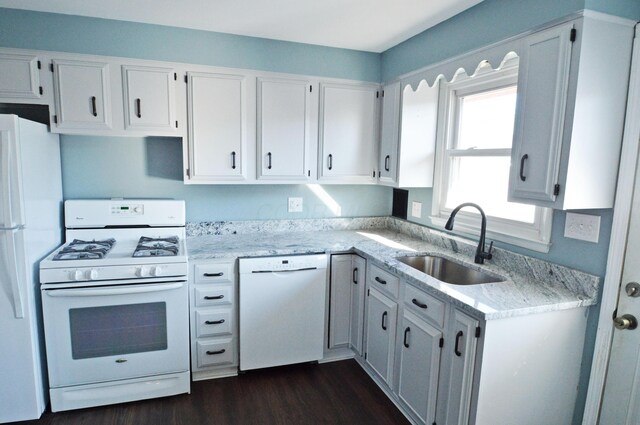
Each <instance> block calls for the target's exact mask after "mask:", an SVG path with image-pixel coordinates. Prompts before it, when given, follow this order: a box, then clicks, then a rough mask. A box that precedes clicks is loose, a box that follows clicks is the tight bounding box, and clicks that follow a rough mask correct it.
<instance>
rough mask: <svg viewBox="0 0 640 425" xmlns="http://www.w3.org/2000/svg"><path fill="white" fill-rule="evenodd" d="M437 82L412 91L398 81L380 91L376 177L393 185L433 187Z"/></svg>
mask: <svg viewBox="0 0 640 425" xmlns="http://www.w3.org/2000/svg"><path fill="white" fill-rule="evenodd" d="M438 84H439V83H436V84H435V85H434V86H433V87H429V86H428V85H427V84H424V83H423V84H420V86H419V87H418V89H417V90H416V91H415V92H414V91H413V89H412V88H411V87H410V86H408V85H407V86H406V87H404V89H403V88H402V85H401V83H400V82H393V83H390V84H387V85H386V86H384V87H383V90H382V119H381V130H380V134H381V136H380V156H379V164H378V167H379V170H380V171H379V173H378V178H379V179H378V180H379V182H380V184H383V185H387V186H394V187H432V186H433V172H434V164H435V163H434V161H435V147H436V126H437V119H438V96H439V90H438Z"/></svg>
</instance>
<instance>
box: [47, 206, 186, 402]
mask: <svg viewBox="0 0 640 425" xmlns="http://www.w3.org/2000/svg"><path fill="white" fill-rule="evenodd" d="M184 225H185V205H184V201H170V200H139V199H126V200H122V199H113V200H75V201H66V202H65V227H66V233H65V234H66V241H67V243H65V244H64V245H62V246H61V247H59V248H58V249H56V250H55V251H54V252H52V253H51V254H50V255H49V256H47V257H46V258H45V259H44V260H43V261H42V262H41V263H40V281H41V283H42V286H41V290H42V306H43V311H44V329H45V339H46V348H47V362H48V366H49V368H48V369H49V386H50V391H49V393H50V396H51V410H52V411H54V412H56V411H60V410H69V409H78V408H84V407H91V406H99V405H105V404H112V403H121V402H126V401H134V400H142V399H147V398H153V397H163V396H169V395H175V394H180V393H188V392H189V391H190V375H189V373H190V372H189V295H188V287H187V270H188V264H187V252H186V248H185V228H184Z"/></svg>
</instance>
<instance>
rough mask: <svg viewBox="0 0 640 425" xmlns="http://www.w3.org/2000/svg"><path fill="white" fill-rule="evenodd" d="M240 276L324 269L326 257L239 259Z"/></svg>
mask: <svg viewBox="0 0 640 425" xmlns="http://www.w3.org/2000/svg"><path fill="white" fill-rule="evenodd" d="M239 263H240V274H243V273H269V272H282V271H296V270H310V269H326V268H327V255H326V254H313V255H290V256H279V257H258V258H241V259H240V262H239Z"/></svg>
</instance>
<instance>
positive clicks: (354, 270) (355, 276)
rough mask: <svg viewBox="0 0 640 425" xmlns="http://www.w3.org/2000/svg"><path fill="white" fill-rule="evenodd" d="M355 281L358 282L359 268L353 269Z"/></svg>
mask: <svg viewBox="0 0 640 425" xmlns="http://www.w3.org/2000/svg"><path fill="white" fill-rule="evenodd" d="M353 283H355V284H356V285H357V284H358V268H357V267H355V268H354V269H353Z"/></svg>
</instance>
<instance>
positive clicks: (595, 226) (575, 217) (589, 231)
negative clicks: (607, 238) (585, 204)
mask: <svg viewBox="0 0 640 425" xmlns="http://www.w3.org/2000/svg"><path fill="white" fill-rule="evenodd" d="M564 237H565V238H573V239H580V240H583V241H587V242H594V243H598V239H599V237H600V216H599V215H589V214H577V213H570V212H568V213H567V217H566V221H565V223H564Z"/></svg>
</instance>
